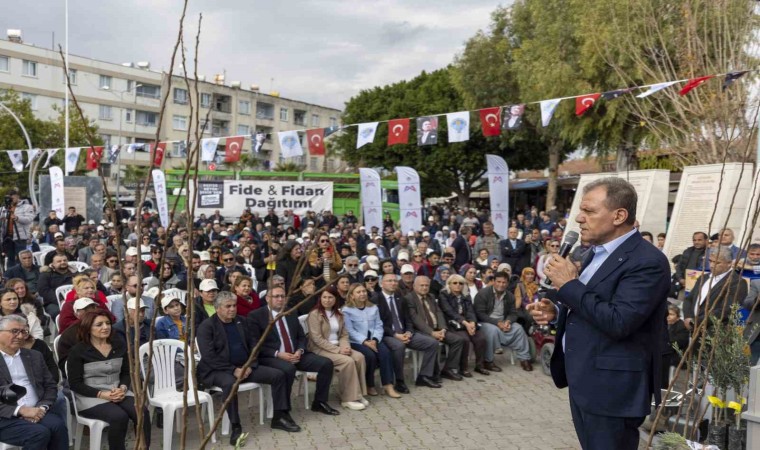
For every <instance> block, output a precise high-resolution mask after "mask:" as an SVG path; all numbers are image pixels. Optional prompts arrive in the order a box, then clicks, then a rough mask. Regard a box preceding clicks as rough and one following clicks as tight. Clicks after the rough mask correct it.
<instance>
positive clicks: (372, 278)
mask: <svg viewBox="0 0 760 450" xmlns="http://www.w3.org/2000/svg"><path fill="white" fill-rule="evenodd" d="M364 281H369V282H373V281H377V278H375V277H364Z"/></svg>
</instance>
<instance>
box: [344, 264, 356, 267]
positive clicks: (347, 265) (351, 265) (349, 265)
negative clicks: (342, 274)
mask: <svg viewBox="0 0 760 450" xmlns="http://www.w3.org/2000/svg"><path fill="white" fill-rule="evenodd" d="M346 267H359V264H346Z"/></svg>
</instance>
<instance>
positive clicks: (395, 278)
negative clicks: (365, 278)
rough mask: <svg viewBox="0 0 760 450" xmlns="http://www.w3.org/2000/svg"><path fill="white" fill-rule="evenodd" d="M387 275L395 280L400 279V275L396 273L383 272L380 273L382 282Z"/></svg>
mask: <svg viewBox="0 0 760 450" xmlns="http://www.w3.org/2000/svg"><path fill="white" fill-rule="evenodd" d="M385 277H393V279H394V280H398V275H396V274H395V273H383V274H380V282H381V283H382V282H383V280H384V279H385Z"/></svg>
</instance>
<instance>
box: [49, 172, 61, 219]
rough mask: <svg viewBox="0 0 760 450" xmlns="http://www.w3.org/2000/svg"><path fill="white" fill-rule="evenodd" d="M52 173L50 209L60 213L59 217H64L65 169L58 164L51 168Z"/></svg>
mask: <svg viewBox="0 0 760 450" xmlns="http://www.w3.org/2000/svg"><path fill="white" fill-rule="evenodd" d="M49 173H50V209H51V210H53V211H55V212H56V213H58V217H63V214H64V213H65V209H64V208H65V205H64V196H63V193H64V189H63V171H62V170H61V168H60V167H58V166H53V167H51V168H50V169H49Z"/></svg>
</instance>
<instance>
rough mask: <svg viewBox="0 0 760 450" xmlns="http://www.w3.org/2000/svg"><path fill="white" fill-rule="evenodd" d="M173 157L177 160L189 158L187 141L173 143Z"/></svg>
mask: <svg viewBox="0 0 760 450" xmlns="http://www.w3.org/2000/svg"><path fill="white" fill-rule="evenodd" d="M171 155H172V156H174V157H177V158H184V157H185V156H187V145H186V144H185V141H175V142H172V148H171Z"/></svg>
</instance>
